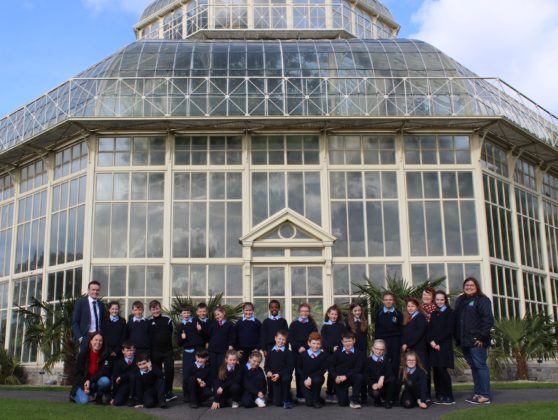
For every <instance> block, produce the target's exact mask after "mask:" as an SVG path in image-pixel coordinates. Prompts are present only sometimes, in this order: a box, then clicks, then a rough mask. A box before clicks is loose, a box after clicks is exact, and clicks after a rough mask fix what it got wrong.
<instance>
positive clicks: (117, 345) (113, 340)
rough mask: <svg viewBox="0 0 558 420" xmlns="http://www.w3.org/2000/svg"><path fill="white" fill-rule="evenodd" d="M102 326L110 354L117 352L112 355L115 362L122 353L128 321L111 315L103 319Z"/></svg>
mask: <svg viewBox="0 0 558 420" xmlns="http://www.w3.org/2000/svg"><path fill="white" fill-rule="evenodd" d="M101 328H102V330H101V331H103V337H104V339H105V348H106V349H107V352H108V354H109V356H110V355H111V354H112V353H114V354H115V356H110V357H111V360H112V361H113V362H114V361H115V360H117V359H118V358H119V357H120V356H121V355H122V343H124V341H125V340H126V321H125V320H124V319H123V318H121V317H119V316H115V317H113V316H112V315H111V316H109V318H108V319H105V320H104V321H103V323H102V327H101Z"/></svg>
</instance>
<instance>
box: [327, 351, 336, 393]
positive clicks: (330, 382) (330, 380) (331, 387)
mask: <svg viewBox="0 0 558 420" xmlns="http://www.w3.org/2000/svg"><path fill="white" fill-rule="evenodd" d="M328 358H329V363H328V366H329V365H330V364H331V359H332V358H333V353H330V352H328ZM326 394H327V395H334V394H335V378H334V377H333V375H331V374H330V373H329V372H327V378H326Z"/></svg>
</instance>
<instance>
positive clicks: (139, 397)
mask: <svg viewBox="0 0 558 420" xmlns="http://www.w3.org/2000/svg"><path fill="white" fill-rule="evenodd" d="M134 389H135V390H134V398H135V400H136V401H137V402H141V403H142V404H143V406H144V407H145V408H153V407H156V406H157V404H165V382H164V381H163V380H161V379H157V380H156V381H155V385H154V386H149V387H144V386H143V384H142V382H141V381H135V384H134Z"/></svg>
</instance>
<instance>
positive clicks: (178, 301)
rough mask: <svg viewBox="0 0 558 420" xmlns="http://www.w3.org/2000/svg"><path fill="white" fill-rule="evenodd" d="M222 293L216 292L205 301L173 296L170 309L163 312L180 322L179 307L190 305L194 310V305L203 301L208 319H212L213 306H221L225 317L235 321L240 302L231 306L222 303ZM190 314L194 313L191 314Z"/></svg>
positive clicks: (240, 305)
mask: <svg viewBox="0 0 558 420" xmlns="http://www.w3.org/2000/svg"><path fill="white" fill-rule="evenodd" d="M222 301H223V294H222V293H218V294H216V295H215V296H211V297H210V298H209V299H208V300H207V302H205V301H204V300H199V301H196V300H194V299H192V298H191V297H188V296H176V297H174V298H173V301H172V304H171V307H170V309H168V310H165V313H166V314H167V315H168V316H170V317H171V318H172V319H173V320H174V321H175V322H176V323H178V322H180V309H181V308H182V307H183V306H190V307H191V308H192V309H193V310H194V311H195V310H196V305H197V304H198V303H200V302H205V303H206V304H207V316H208V317H209V318H210V319H213V312H214V311H215V308H217V307H218V306H222V307H223V308H224V309H225V313H226V314H227V319H228V320H229V321H236V320H237V319H238V318H240V314H241V313H242V304H239V305H236V306H233V305H223V304H222ZM192 315H195V313H194V314H192Z"/></svg>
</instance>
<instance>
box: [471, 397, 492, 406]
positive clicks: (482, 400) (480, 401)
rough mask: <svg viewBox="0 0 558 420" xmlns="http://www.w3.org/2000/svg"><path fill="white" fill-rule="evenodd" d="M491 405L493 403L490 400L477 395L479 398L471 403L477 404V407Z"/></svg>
mask: <svg viewBox="0 0 558 420" xmlns="http://www.w3.org/2000/svg"><path fill="white" fill-rule="evenodd" d="M491 403H492V401H490V398H488V397H483V396H481V395H477V398H474V399H473V401H471V404H476V405H488V404H491Z"/></svg>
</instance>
